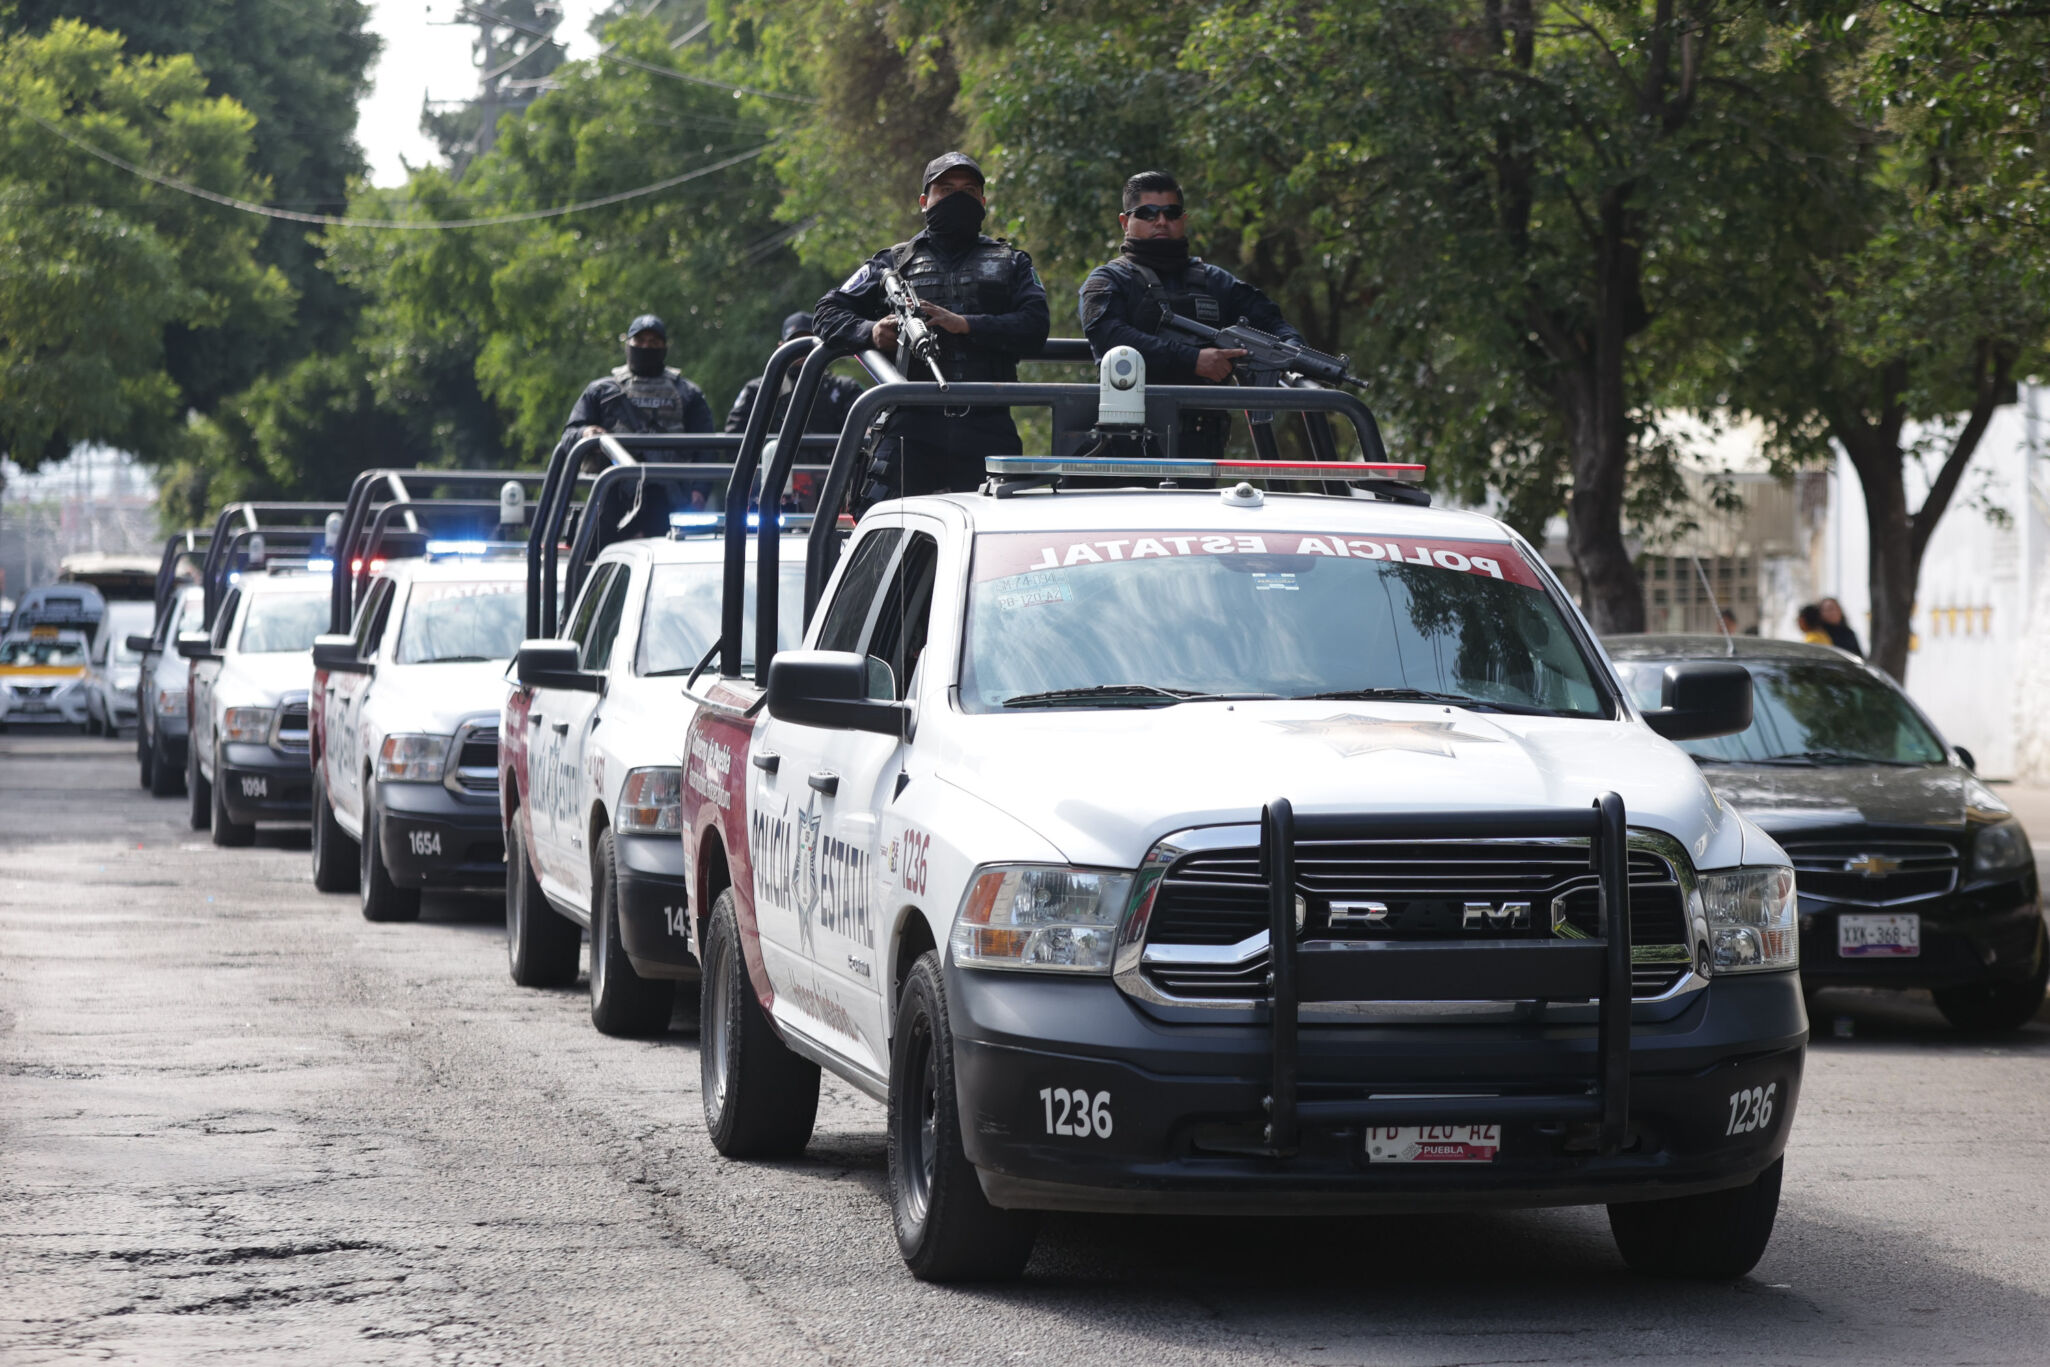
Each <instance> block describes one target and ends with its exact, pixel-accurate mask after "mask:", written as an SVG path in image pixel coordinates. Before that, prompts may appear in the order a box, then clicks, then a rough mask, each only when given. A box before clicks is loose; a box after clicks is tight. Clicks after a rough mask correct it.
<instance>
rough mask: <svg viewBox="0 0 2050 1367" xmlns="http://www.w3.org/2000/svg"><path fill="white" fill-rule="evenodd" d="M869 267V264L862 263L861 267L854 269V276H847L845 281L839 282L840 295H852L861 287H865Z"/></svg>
mask: <svg viewBox="0 0 2050 1367" xmlns="http://www.w3.org/2000/svg"><path fill="white" fill-rule="evenodd" d="M869 265H870V263H869V262H867V261H864V262H862V263H861V265H860V266H858V267H857V268H856V269H855V272H854V274H852V275H850V276H848V277H847V278H846V279H845V280H843V281H841V282H840V293H842V294H853V293H855V292H856V291H858V290H859V289H861V287H862V286H864V285H866V284H867V283H868V276H869Z"/></svg>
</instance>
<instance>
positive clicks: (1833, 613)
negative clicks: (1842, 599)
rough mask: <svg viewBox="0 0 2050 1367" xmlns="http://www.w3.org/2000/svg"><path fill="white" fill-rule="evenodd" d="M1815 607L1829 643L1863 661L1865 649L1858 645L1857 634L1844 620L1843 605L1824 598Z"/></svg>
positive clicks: (1834, 600) (1832, 599)
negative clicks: (1820, 617) (1827, 635)
mask: <svg viewBox="0 0 2050 1367" xmlns="http://www.w3.org/2000/svg"><path fill="white" fill-rule="evenodd" d="M1815 606H1816V609H1817V611H1818V612H1819V613H1820V614H1821V616H1822V629H1823V630H1824V631H1825V632H1827V633H1828V634H1829V643H1830V644H1831V645H1833V646H1835V647H1836V648H1837V649H1838V650H1848V651H1850V652H1851V654H1853V655H1856V656H1857V657H1858V658H1859V659H1861V660H1862V659H1864V658H1865V647H1864V646H1862V645H1860V644H1858V633H1857V632H1855V631H1853V630H1851V624H1850V623H1849V622H1846V621H1845V620H1844V605H1843V604H1842V603H1839V602H1837V600H1836V599H1834V598H1825V599H1823V600H1822V601H1821V602H1820V603H1818V604H1816V605H1815Z"/></svg>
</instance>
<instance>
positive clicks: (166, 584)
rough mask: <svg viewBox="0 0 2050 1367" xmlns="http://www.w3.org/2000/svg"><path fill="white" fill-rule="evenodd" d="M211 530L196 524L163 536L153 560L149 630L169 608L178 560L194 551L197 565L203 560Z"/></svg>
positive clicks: (209, 542) (174, 586)
mask: <svg viewBox="0 0 2050 1367" xmlns="http://www.w3.org/2000/svg"><path fill="white" fill-rule="evenodd" d="M212 537H213V534H212V533H211V532H208V531H205V530H204V529H202V528H199V527H187V528H186V529H185V530H184V531H182V532H173V533H172V534H171V535H170V536H169V537H166V538H165V540H164V554H163V556H162V558H161V559H159V560H158V561H157V590H156V594H155V601H156V607H157V610H156V615H155V616H154V617H153V618H151V619H150V634H151V635H152V636H155V634H156V629H157V628H158V627H159V626H161V625H163V621H164V614H165V613H166V612H167V611H169V610H170V607H171V600H172V599H173V598H175V597H176V596H177V593H178V562H179V561H181V560H183V559H184V558H185V557H186V556H188V555H192V554H194V553H198V554H199V556H200V563H201V566H202V567H204V565H205V562H206V555H205V552H206V548H207V547H208V546H209V545H211V544H213V541H212Z"/></svg>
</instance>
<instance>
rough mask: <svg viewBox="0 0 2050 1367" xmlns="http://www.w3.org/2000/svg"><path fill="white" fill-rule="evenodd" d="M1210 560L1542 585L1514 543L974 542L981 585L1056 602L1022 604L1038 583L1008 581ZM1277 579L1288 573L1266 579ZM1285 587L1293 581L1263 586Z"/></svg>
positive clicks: (1056, 537)
mask: <svg viewBox="0 0 2050 1367" xmlns="http://www.w3.org/2000/svg"><path fill="white" fill-rule="evenodd" d="M1212 555H1267V556H1273V555H1303V556H1309V555H1320V556H1326V557H1328V558H1331V559H1334V560H1379V561H1384V562H1386V563H1389V564H1397V565H1417V566H1422V567H1426V568H1430V569H1439V570H1449V571H1451V572H1453V573H1455V574H1472V575H1478V576H1479V577H1481V578H1484V579H1499V580H1502V581H1504V582H1506V583H1511V584H1518V585H1521V586H1522V587H1524V588H1531V589H1534V588H1539V587H1541V584H1540V582H1539V579H1538V575H1537V571H1536V569H1535V568H1533V567H1532V566H1531V564H1530V563H1529V561H1527V560H1526V559H1524V557H1523V555H1522V554H1521V553H1520V552H1518V550H1517V549H1516V547H1515V546H1513V545H1510V544H1509V543H1507V542H1502V541H1443V540H1437V539H1432V540H1427V541H1419V540H1415V539H1412V538H1408V537H1398V538H1395V539H1393V540H1385V541H1384V540H1378V539H1377V540H1368V539H1366V538H1363V537H1347V536H1339V535H1335V534H1331V533H1317V532H1265V533H1260V534H1251V533H1246V532H1206V531H1181V532H1172V533H1169V532H1158V531H1155V532H1136V531H1135V532H1129V533H1124V534H1113V535H1110V536H1092V537H1088V538H1086V539H1085V538H1083V537H1078V536H1075V535H1073V534H1061V533H1054V534H1052V535H1048V534H1045V533H1037V532H1003V533H993V534H989V535H985V536H981V537H978V538H976V556H975V579H976V582H977V583H990V582H992V581H1005V582H1004V583H1003V584H1001V585H1000V586H999V588H998V592H1000V593H1005V592H1016V593H1018V594H1020V595H1021V602H1020V603H1019V604H1009V603H1007V604H1004V606H1021V605H1022V604H1023V602H1024V601H1032V602H1053V601H1056V600H1054V599H1052V598H1030V599H1025V598H1023V597H1022V595H1027V594H1031V593H1033V592H1036V591H1037V586H1033V587H1031V588H1025V587H1021V588H1018V589H1015V590H1014V589H1012V588H1011V586H1010V583H1009V581H1011V580H1017V579H1030V578H1035V577H1039V578H1043V579H1045V580H1046V581H1048V582H1058V577H1057V576H1055V575H1054V574H1052V573H1051V571H1054V570H1064V569H1072V568H1074V567H1075V566H1077V565H1103V564H1109V563H1112V562H1115V561H1121V560H1153V559H1166V560H1173V559H1180V558H1184V557H1188V556H1212ZM1261 577H1263V578H1267V579H1275V580H1279V579H1281V578H1284V577H1285V576H1281V575H1265V576H1261ZM1262 587H1267V588H1276V589H1280V588H1285V587H1293V584H1292V583H1291V584H1289V585H1286V586H1284V585H1282V584H1279V583H1274V584H1266V585H1263V586H1262Z"/></svg>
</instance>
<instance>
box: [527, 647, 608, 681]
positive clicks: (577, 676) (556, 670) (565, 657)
mask: <svg viewBox="0 0 2050 1367" xmlns="http://www.w3.org/2000/svg"><path fill="white" fill-rule="evenodd" d="M513 677H514V678H517V679H518V680H519V681H520V684H521V686H522V687H525V688H573V689H576V690H577V691H579V692H582V693H596V692H599V691H600V689H599V684H600V683H601V682H602V681H603V678H604V676H603V675H599V674H586V673H585V672H584V671H583V670H581V669H579V668H577V643H576V642H575V641H522V642H520V653H519V654H517V655H515V656H513Z"/></svg>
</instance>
